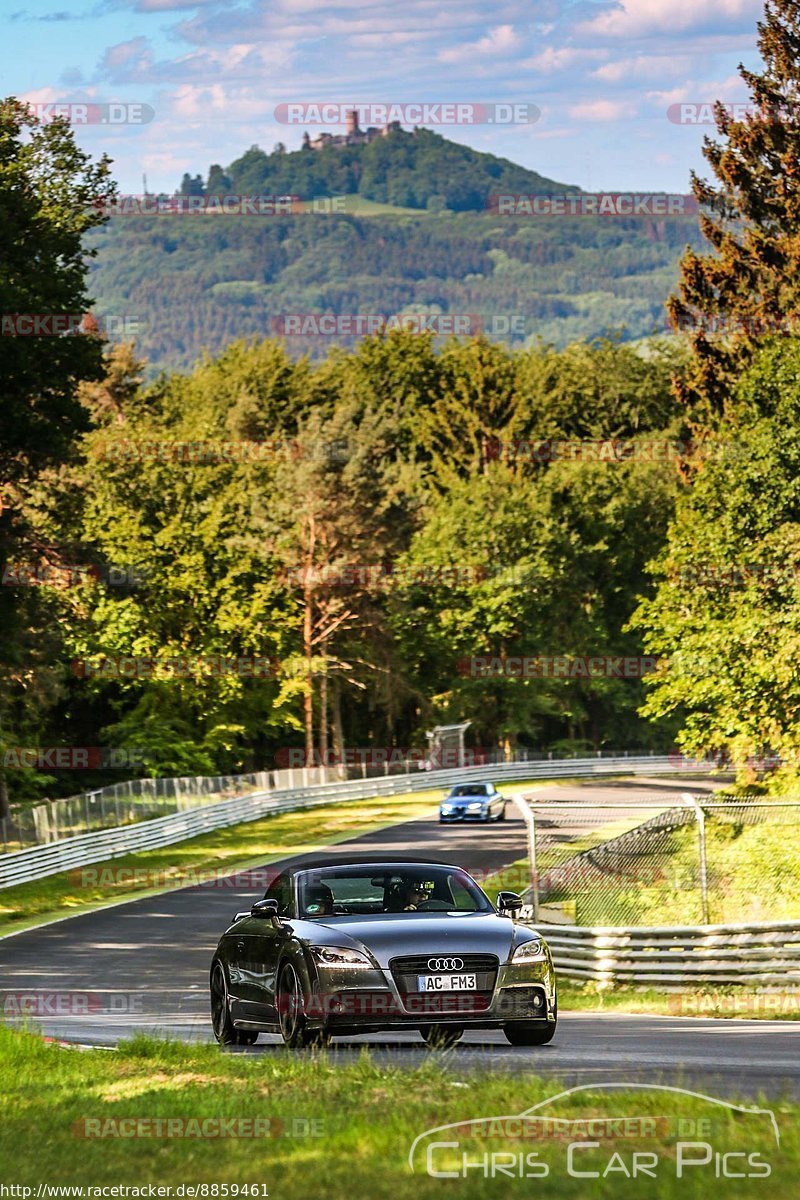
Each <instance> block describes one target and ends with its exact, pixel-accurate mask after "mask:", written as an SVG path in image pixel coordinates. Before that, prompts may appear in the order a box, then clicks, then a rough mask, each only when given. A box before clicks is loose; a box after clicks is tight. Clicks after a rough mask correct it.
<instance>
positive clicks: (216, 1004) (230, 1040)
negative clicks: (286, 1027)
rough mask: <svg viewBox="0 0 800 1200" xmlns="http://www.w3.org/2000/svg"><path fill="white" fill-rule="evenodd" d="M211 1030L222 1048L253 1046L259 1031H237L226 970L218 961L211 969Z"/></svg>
mask: <svg viewBox="0 0 800 1200" xmlns="http://www.w3.org/2000/svg"><path fill="white" fill-rule="evenodd" d="M211 1028H212V1029H213V1030H214V1037H215V1038H216V1039H217V1041H218V1042H219V1044H220V1046H252V1045H254V1044H255V1042H257V1041H258V1030H256V1029H237V1028H236V1026H235V1025H234V1023H233V1021H232V1020H231V1012H230V1004H229V997H228V981H227V979H226V978H225V968H224V967H223V965H222V963H221V962H219V960H217V962H215V963H214V966H213V967H212V969H211Z"/></svg>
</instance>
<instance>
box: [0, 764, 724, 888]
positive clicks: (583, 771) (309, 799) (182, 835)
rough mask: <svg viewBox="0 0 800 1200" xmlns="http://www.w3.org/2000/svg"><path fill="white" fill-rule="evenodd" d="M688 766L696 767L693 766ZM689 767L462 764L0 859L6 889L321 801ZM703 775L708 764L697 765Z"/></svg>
mask: <svg viewBox="0 0 800 1200" xmlns="http://www.w3.org/2000/svg"><path fill="white" fill-rule="evenodd" d="M689 766H690V765H689ZM687 769H689V767H688V766H687V764H685V763H684V764H683V765H682V766H676V764H675V760H674V758H669V757H667V756H666V755H664V756H662V757H657V756H652V755H639V756H633V755H632V756H630V757H625V758H623V757H620V758H571V759H560V760H558V759H553V760H547V761H540V762H514V763H494V764H491V765H486V766H478V767H459V768H457V769H454V770H447V771H417V772H416V773H415V774H413V775H411V774H409V775H389V776H384V777H380V776H378V777H377V778H373V779H359V780H348V781H346V782H343V783H327V784H316V785H314V786H311V787H306V788H293V789H286V790H284V791H272V792H266V791H260V792H251V793H250V794H249V795H247V796H237V797H236V798H235V799H233V800H223V801H220V803H218V804H207V805H205V806H204V807H202V808H195V809H190V810H188V811H186V812H179V813H171V814H170V815H169V816H166V817H156V818H154V819H153V820H149V821H140V822H138V823H137V824H134V825H121V826H118V827H116V828H113V829H101V830H98V831H97V832H95V833H82V834H78V835H76V836H75V837H68V838H62V839H61V840H59V841H54V842H48V843H47V844H46V845H43V846H34V847H31V848H30V849H26V850H14V851H10V852H9V853H8V854H3V855H0V888H7V887H12V886H13V885H14V884H16V883H29V882H32V881H33V880H36V879H43V878H44V877H45V876H47V875H55V874H57V873H58V872H59V871H69V870H73V869H75V868H76V867H85V866H89V865H91V864H92V863H97V862H104V861H105V860H106V859H110V858H120V857H122V856H123V855H125V854H134V853H136V852H137V851H140V850H154V849H157V848H160V847H162V846H170V845H172V844H173V843H174V842H182V841H185V840H186V839H187V838H193V837H197V836H198V834H201V833H207V832H208V831H209V830H211V829H225V828H227V827H228V826H230V825H238V824H240V823H241V822H243V821H256V820H258V819H259V818H260V817H264V816H268V815H270V814H277V813H285V812H295V811H297V810H298V809H303V808H313V807H314V806H315V805H318V804H334V803H337V802H344V801H346V800H364V799H369V798H371V797H375V798H379V797H385V796H397V795H402V794H403V793H405V792H421V791H429V790H431V789H438V788H442V789H444V788H448V787H450V786H451V785H452V784H454V783H459V782H461V781H463V780H464V779H465V778H467V779H474V780H479V781H486V782H493V781H498V782H499V781H500V780H504V781H508V782H513V781H514V780H523V779H524V780H536V779H558V778H586V777H589V776H593V775H621V774H623V775H649V774H654V773H655V774H663V773H666V772H669V773H670V774H671V773H673V772H676V773H679V774H686V772H687ZM697 769H700V770H702V769H703V764H698V768H697Z"/></svg>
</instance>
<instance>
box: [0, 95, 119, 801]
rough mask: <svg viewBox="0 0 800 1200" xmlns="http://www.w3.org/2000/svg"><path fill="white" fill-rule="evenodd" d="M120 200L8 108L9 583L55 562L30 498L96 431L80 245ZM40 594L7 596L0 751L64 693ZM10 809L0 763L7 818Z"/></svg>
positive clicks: (94, 167) (2, 209) (103, 167)
mask: <svg viewBox="0 0 800 1200" xmlns="http://www.w3.org/2000/svg"><path fill="white" fill-rule="evenodd" d="M113 192H114V187H113V185H112V184H111V182H110V173H109V162H108V159H107V158H105V157H104V158H102V159H101V160H100V161H99V162H98V163H93V162H92V160H91V159H90V157H89V155H87V154H84V153H83V151H81V150H80V149H79V148H78V147H77V146H76V144H75V141H74V138H73V135H72V131H71V130H70V127H69V123H68V122H67V121H64V120H55V121H53V122H51V123H49V124H45V125H42V124H41V123H40V122H39V121H38V120H37V119H36V118H35V117H34V116H33V115H32V113H31V111H30V110H29V109H28V108H27V107H26V106H25V105H24V104H21V103H19V102H18V101H16V100H14V99H7V100H4V101H3V102H2V104H0V244H2V247H3V254H2V258H1V259H0V314H2V317H0V320H2V322H3V325H4V328H3V330H2V332H3V334H4V335H5V336H3V339H2V345H3V403H2V404H0V486H1V487H2V491H3V497H4V502H3V506H2V512H0V571H2V572H3V573H5V571H6V568H7V566H8V565H9V563H14V562H15V561H19V560H20V559H30V558H31V557H33V559H34V560H35V561H37V562H38V561H39V560H40V559H41V557H42V556H43V555H44V556H45V557H47V555H48V554H50V555H53V554H57V548H56V547H55V545H54V543H53V539H52V535H51V534H50V533H43V531H42V527H41V523H40V522H39V521H38V519H37V508H36V505H35V504H32V496H33V493H34V492H35V491H36V489H37V488H38V487H39V486H40V485H42V484H43V483H44V481H45V477H46V476H47V475H48V473H51V474H52V473H54V472H57V471H59V470H62V469H66V468H67V467H68V465H69V464H70V463H74V462H75V461H76V460H77V458H78V456H79V437H80V434H81V433H82V432H83V431H84V430H86V429H87V428H88V426H89V416H88V413H87V411H86V410H85V409H84V408H83V407H82V406H81V404H80V402H79V400H78V398H77V390H78V385H79V384H80V382H81V381H83V380H87V379H92V378H97V377H99V375H100V374H101V370H102V366H101V361H102V343H101V341H100V339H98V338H97V337H93V336H86V335H84V334H81V333H80V332H79V331H78V329H77V324H78V322H79V321H80V319H81V317H82V316H83V314H85V313H86V312H87V311H88V309H89V308H90V307H91V304H90V300H89V297H88V295H87V293H86V250H85V249H84V247H83V245H82V238H83V235H84V234H85V233H86V232H87V231H88V230H89V229H91V228H93V227H94V226H97V225H99V224H101V223H102V221H103V217H102V216H101V213H100V208H101V205H102V203H103V201H104V200H105V199H107V198H108V196H109V195H111V194H113ZM20 317H38V318H40V319H41V322H42V324H41V325H40V327H39V328H40V330H42V331H43V332H42V336H20V333H21V330H22V326H20V324H19V318H20ZM56 318H59V319H61V320H62V321H64V320H65V319H66V321H67V323H68V324H69V326H70V330H69V332H68V335H67V336H55V333H56V332H57V330H56V327H55V324H54V319H56ZM6 326H7V327H6ZM32 592H33V590H32V589H26V588H15V587H1V588H0V629H1V630H2V635H1V636H2V641H0V679H1V680H2V689H0V691H1V692H2V701H0V748H1V747H2V741H3V740H4V739H6V738H8V737H9V736H12V735H13V734H15V733H17V732H19V730H20V728H21V727H22V726H25V727H26V728H27V729H30V728H31V719H30V713H31V704H32V703H33V707H34V708H35V709H37V711H42V710H44V709H45V708H46V707H47V706H48V705H49V704H52V702H53V701H54V699H55V698H56V696H57V692H58V687H57V680H56V676H57V674H58V669H57V667H56V665H55V662H54V656H53V646H52V637H51V636H50V637H48V639H47V643H46V644H47V647H48V652H47V654H45V655H44V656H43V654H42V651H43V647H44V644H45V642H44V638H43V636H42V631H43V629H44V628H45V627H46V624H47V615H48V614H47V605H46V604H44V603H43V601H42V599H41V597H40V596H38V595H36V596H34V595H33V594H32ZM33 698H35V700H34V699H33ZM26 714H27V715H26ZM7 803H8V798H7V785H6V778H5V772H4V771H3V769H2V764H0V816H3V815H5V812H6V810H7Z"/></svg>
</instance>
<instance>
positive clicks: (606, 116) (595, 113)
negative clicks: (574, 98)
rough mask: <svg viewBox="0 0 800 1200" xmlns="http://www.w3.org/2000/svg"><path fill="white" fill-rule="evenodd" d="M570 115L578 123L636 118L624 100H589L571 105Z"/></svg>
mask: <svg viewBox="0 0 800 1200" xmlns="http://www.w3.org/2000/svg"><path fill="white" fill-rule="evenodd" d="M569 115H570V116H571V117H573V118H574V119H575V120H576V121H620V120H624V119H626V118H628V117H631V116H634V115H635V111H634V110H633V109H632V107H631V105H630V103H629V102H627V101H623V100H587V101H585V102H583V103H581V104H571V105H570V107H569Z"/></svg>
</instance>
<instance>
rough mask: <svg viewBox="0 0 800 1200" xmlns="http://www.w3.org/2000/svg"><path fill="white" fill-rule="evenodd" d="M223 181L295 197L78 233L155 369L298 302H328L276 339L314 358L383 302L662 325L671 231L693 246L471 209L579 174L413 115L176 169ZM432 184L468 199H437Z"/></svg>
mask: <svg viewBox="0 0 800 1200" xmlns="http://www.w3.org/2000/svg"><path fill="white" fill-rule="evenodd" d="M457 164H461V166H460V170H461V174H459V171H458V170H456V165H457ZM187 179H188V177H187ZM448 179H449V180H450V183H452V184H453V186H454V187H455V186H456V185H457V188H456V190H457V192H458V195H456V194H455V192H453V191H452V190H451V191H448V187H449V186H450V183H448ZM401 184H402V186H401ZM481 188H482V189H483V192H481ZM228 190H229V191H230V193H231V194H232V195H239V196H242V195H244V196H253V195H285V194H289V193H292V194H294V195H301V196H305V197H307V202H306V203H305V205H304V206H303V208H304V210H305V211H299V212H295V213H294V214H292V215H250V216H244V215H223V214H221V213H220V212H217V213H216V214H211V213H208V212H205V213H203V212H199V213H195V214H189V213H187V214H185V215H183V216H175V215H154V216H133V217H123V216H118V217H114V218H112V219H111V220H110V221H109V222H108V224H107V225H106V226H105V227H103V228H102V229H101V230H99V231H97V232H96V233H95V234H94V235H93V236H92V240H91V244H92V245H94V246H95V247H96V248H97V250H98V256H97V258H96V259H95V260H94V261H93V264H92V273H91V276H90V281H89V283H90V290H91V294H92V295H93V296H94V297H95V311H96V313H97V314H98V315H99V316H100V317H103V316H107V317H110V318H111V319H112V322H111V323H112V325H113V324H114V323H116V326H117V327H120V326H122V328H124V329H125V330H127V331H131V329H132V328H133V326H134V324H135V326H136V336H137V342H138V344H139V347H140V349H141V351H142V352H143V353H144V354H145V355H146V357H147V358H148V359H149V361H150V362H151V364H152V365H153V367H154V368H155V369H162V368H175V369H178V368H179V369H185V368H187V367H189V366H190V365H191V364H192V363H193V362H195V361H196V360H197V358H198V357H199V356H200V354H201V353H202V351H203V350H204V349H207V350H209V351H210V352H211V353H212V354H217V353H219V352H220V351H221V350H222V349H223V348H224V347H225V346H226V345H228V344H229V343H230V342H231V341H233V340H235V339H236V338H240V337H259V338H261V337H267V336H270V335H273V334H277V335H280V336H284V335H285V333H286V331H287V330H289V331H290V330H291V329H292V328H293V327H295V326H296V325H297V324H298V319H299V318H300V317H301V316H302V315H303V314H332V315H334V316H336V317H337V318H339V321H338V322H336V323H334V325H333V331H332V332H323V331H320V330H315V329H314V328H312V330H311V332H310V333H309V332H308V330H307V329H306V331H305V335H304V336H293V335H290V336H288V337H287V338H286V340H287V344H288V347H289V349H290V351H291V352H292V353H296V354H300V353H307V354H310V355H311V357H313V358H319V357H322V356H323V355H324V354H325V353H326V352H327V350H328V348H329V347H330V345H331V344H332V342H333V341H336V342H339V343H341V344H344V345H348V344H352V342H353V341H354V340H355V339H356V337H357V320H356V319H362V318H363V319H367V320H371V319H374V318H379V317H380V316H381V315H383V316H387V317H391V316H393V315H394V314H400V313H417V314H421V315H422V316H428V317H431V316H438V315H442V314H445V315H447V314H449V315H451V316H452V315H454V314H455V316H456V317H458V318H461V323H462V325H463V324H464V319H465V318H466V324H467V328H468V330H469V331H470V332H473V331H475V330H476V329H478V328H482V329H484V330H485V331H486V333H487V335H488V336H489V337H490V338H493V339H501V340H503V341H506V342H509V343H511V344H515V345H518V346H519V345H522V344H525V343H530V342H532V341H535V340H537V339H543V340H545V341H547V342H552V343H553V344H555V345H557V346H561V345H565V344H567V343H568V342H570V341H574V340H577V339H580V338H592V337H595V336H599V335H601V334H604V333H608V332H610V331H622V334H623V336H624V337H629V338H641V337H646V336H649V335H651V334H653V333H657V332H663V331H664V312H663V305H664V301H665V299H666V297H667V295H668V294H669V292H670V291H671V289H672V287H673V285H674V283H675V280H676V278H677V271H678V266H677V264H678V260H679V258H680V255H681V253H682V251H683V249H684V247H685V245H686V244H687V242H690V243H693V244H694V245H698V246H699V245H700V234H699V231H698V229H697V223H696V219H695V218H694V217H668V218H663V217H658V218H655V217H617V216H614V217H611V216H597V217H595V216H579V217H570V216H563V215H561V216H559V215H557V214H553V215H549V216H520V217H517V216H513V217H508V216H501V215H499V214H498V213H497V212H496V211H495V212H492V211H491V210H490V209H489V208H488V207H487V204H488V199H489V197H490V196H491V195H492V194H493V193H497V192H498V191H513V192H525V193H529V194H536V195H541V194H543V193H550V194H554V193H558V194H564V193H566V192H572V193H577V192H578V189H575V188H569V187H565V186H564V185H561V184H558V183H555V182H554V181H552V180H547V179H545V178H544V177H543V176H541V175H538V174H536V173H535V172H532V171H527V170H525V169H524V168H522V167H515V166H514V164H513V163H508V162H507V161H506V160H503V159H498V158H495V157H494V156H492V155H485V154H479V153H477V152H476V151H473V150H470V149H469V148H467V147H463V146H457V145H456V144H455V143H452V142H447V141H446V140H445V139H444V138H441V137H439V136H438V135H435V134H428V133H427V131H420V132H418V133H417V134H404V133H397V134H396V133H392V134H391V135H390V136H388V137H385V138H383V137H382V138H380V139H378V140H376V141H375V142H373V143H372V144H370V145H366V146H358V147H350V146H341V147H329V148H325V149H322V150H305V151H296V152H294V153H282V152H279V151H276V152H274V153H273V154H264V152H263V151H261V150H259V149H258V148H257V147H254V148H253V149H252V150H250V151H248V152H247V153H246V154H244V155H243V156H242V157H241V158H239V159H237V160H236V162H234V163H233V164H231V166H230V167H229V168H228V169H227V171H226V172H222V171H221V169H220V168H218V167H212V169H211V171H210V172H209V176H208V179H207V181H206V183H205V184H204V183H203V181H202V179H200V177H199V176H198V177H195V179H194V180H188V182H187V181H186V180H185V181H184V191H189V192H190V193H192V192H200V193H203V192H205V193H206V194H211V195H220V194H223V195H224V194H225V192H226V191H228ZM315 197H317V198H322V199H319V200H317V199H314V198H315ZM326 197H327V198H331V197H332V198H333V199H332V200H331V199H324V198H326ZM442 197H444V199H446V200H448V202H450V203H453V204H456V205H457V204H462V205H467V204H473V205H474V206H475V208H473V209H469V208H466V207H464V208H462V209H461V211H454V210H453V209H452V208H450V207H447V208H444V209H441V210H439V201H440V200H441V199H442ZM479 201H480V203H479ZM401 205H402V207H401ZM420 205H422V206H424V207H423V208H422V209H421V208H420V207H419V206H420ZM331 207H333V208H334V210H339V211H333V212H329V211H327V210H328V209H330V208H331ZM309 209H321V210H322V211H308V210H309ZM287 316H288V317H289V318H290V320H288V321H287V319H286V318H287ZM351 317H352V318H354V320H353V321H350V320H349V318H351ZM301 323H302V322H301ZM306 325H307V322H306ZM442 328H443V329H444V330H445V331H446V329H447V326H446V325H444V324H443V325H442ZM354 330H356V332H354Z"/></svg>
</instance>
